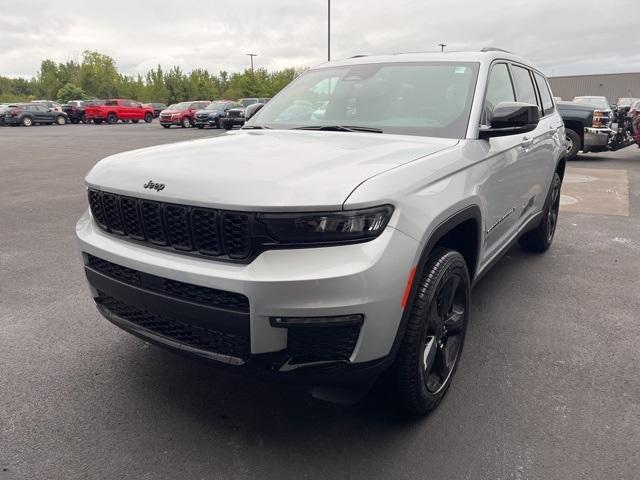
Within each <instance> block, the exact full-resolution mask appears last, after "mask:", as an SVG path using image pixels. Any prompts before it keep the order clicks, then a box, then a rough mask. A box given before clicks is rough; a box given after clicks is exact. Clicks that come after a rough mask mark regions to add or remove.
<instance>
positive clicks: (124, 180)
mask: <svg viewBox="0 0 640 480" xmlns="http://www.w3.org/2000/svg"><path fill="white" fill-rule="evenodd" d="M457 143H458V140H455V139H441V138H429V137H418V136H400V135H384V134H377V133H351V132H318V131H303V130H245V131H238V132H234V133H228V134H225V135H221V136H219V137H214V138H207V139H200V140H192V141H187V142H180V143H174V144H170V145H162V146H156V147H150V148H144V149H141V150H134V151H131V152H125V153H120V154H117V155H113V156H111V157H107V158H105V159H104V160H102V161H100V162H98V164H97V165H96V166H95V167H94V168H93V169H92V170H91V171H90V172H89V174H88V175H87V178H86V181H87V184H88V185H89V186H91V187H95V188H98V189H103V190H107V191H111V192H114V193H119V194H124V195H131V196H135V197H144V198H150V199H154V200H161V201H164V202H176V203H185V204H191V205H198V206H207V207H214V208H224V209H230V210H261V211H274V210H282V209H286V210H309V209H318V210H320V209H334V210H336V209H340V208H341V207H342V204H343V202H344V201H345V199H346V198H347V197H348V196H349V194H350V193H351V192H352V191H353V190H354V189H355V188H356V187H357V186H358V185H360V184H361V183H362V182H364V181H365V180H367V179H368V178H371V177H372V176H374V175H378V174H380V173H382V172H384V171H386V170H390V169H392V168H395V167H397V166H400V165H403V164H405V163H407V162H411V161H413V160H415V159H417V158H420V157H424V156H426V155H430V154H433V153H435V152H438V151H441V150H444V149H446V148H449V147H452V146H454V145H456V144H457ZM149 181H151V182H153V183H162V184H164V185H165V187H164V188H163V189H162V190H161V191H155V190H148V189H145V188H144V187H143V185H145V184H147V183H148V182H149Z"/></svg>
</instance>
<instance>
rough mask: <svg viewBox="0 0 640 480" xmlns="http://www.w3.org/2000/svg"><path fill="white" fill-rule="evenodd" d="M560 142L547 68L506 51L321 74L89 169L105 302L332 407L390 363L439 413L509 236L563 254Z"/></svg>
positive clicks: (95, 256)
mask: <svg viewBox="0 0 640 480" xmlns="http://www.w3.org/2000/svg"><path fill="white" fill-rule="evenodd" d="M318 102H326V104H324V103H323V104H322V108H308V109H307V117H306V118H305V117H304V115H303V114H302V112H297V113H296V115H295V116H292V115H290V111H291V110H290V107H291V106H293V105H301V104H305V103H308V104H309V105H317V104H318ZM288 112H289V113H288ZM564 142H565V134H564V127H563V123H562V119H561V118H560V116H559V114H558V112H557V111H556V108H555V104H554V101H553V98H552V94H551V90H550V89H549V86H548V84H547V81H546V79H545V78H544V76H543V75H542V73H541V72H540V70H539V69H538V68H536V67H535V66H534V65H532V64H531V63H529V62H528V61H526V60H524V59H523V58H520V57H518V56H515V55H512V54H510V53H507V52H504V51H499V50H495V49H487V50H484V51H482V52H465V53H449V52H447V53H438V54H426V53H425V54H415V53H412V54H400V55H388V56H377V57H359V58H353V59H349V60H345V61H337V62H330V63H326V64H323V65H319V66H317V67H315V68H312V69H310V70H308V71H307V72H305V73H304V74H302V75H301V76H300V77H298V78H297V79H296V80H295V81H294V82H292V83H291V84H290V85H289V86H288V87H286V88H285V89H284V90H283V91H282V92H280V93H279V94H278V95H277V96H276V97H275V98H274V99H273V100H271V101H270V102H269V103H267V104H266V105H265V106H264V107H263V108H262V109H261V110H260V111H259V112H258V113H256V114H255V115H254V116H253V117H252V118H251V119H250V121H248V123H247V124H246V125H245V126H244V127H243V129H242V130H240V131H237V132H233V133H229V134H226V135H223V136H220V137H216V138H205V139H200V140H195V141H191V142H187V143H178V144H173V145H163V146H157V147H152V148H145V149H142V150H136V151H132V152H126V153H120V154H116V155H113V156H111V157H108V158H106V159H104V160H102V161H100V162H99V163H98V164H97V165H96V166H95V167H94V168H93V169H92V170H91V172H90V173H89V174H88V176H87V178H86V183H87V187H88V197H89V205H90V209H89V210H87V212H86V213H85V214H84V215H83V216H82V218H81V219H80V221H79V222H78V224H77V229H76V230H77V236H78V239H79V246H80V251H81V252H82V258H83V262H84V266H85V271H86V275H87V278H88V281H89V285H90V290H91V295H92V296H93V298H94V300H95V302H96V304H97V306H98V309H99V311H100V312H101V313H102V314H103V315H104V316H105V317H106V318H107V319H108V320H110V321H111V322H113V323H114V324H116V325H118V326H120V327H121V328H123V329H125V330H127V331H129V332H131V333H133V334H135V335H137V336H139V337H141V338H144V339H146V340H148V341H150V342H153V343H156V344H158V345H162V346H164V347H166V348H169V349H174V350H178V351H181V352H183V353H188V354H192V355H194V356H197V357H201V358H206V359H210V360H211V361H212V363H213V364H217V365H221V366H224V367H227V368H229V369H231V370H232V371H235V372H238V373H240V372H242V373H248V374H254V375H259V376H262V377H265V378H272V379H275V380H281V381H286V382H298V383H305V384H307V385H310V386H312V387H313V392H314V394H315V395H316V396H318V397H320V398H333V399H335V398H336V396H339V395H341V394H345V395H346V393H348V392H351V393H352V392H353V390H354V389H356V387H357V389H360V390H362V391H365V390H366V388H367V387H368V386H369V385H370V384H371V383H372V381H373V379H375V378H376V376H378V375H379V374H380V373H381V372H383V371H385V370H389V371H390V372H389V373H390V375H389V377H390V378H391V379H393V380H394V389H395V390H394V391H395V395H396V396H397V398H398V401H399V403H400V404H401V405H403V406H404V407H405V408H406V409H407V410H408V411H410V412H412V413H415V414H424V413H426V412H428V411H429V410H431V409H432V408H434V407H435V406H436V405H437V404H438V402H439V401H440V400H441V399H442V397H443V395H444V394H445V392H446V390H447V388H448V386H449V385H450V384H451V380H452V377H453V374H454V372H455V370H456V367H457V365H458V362H459V359H460V354H461V351H462V345H463V341H464V335H465V330H466V326H467V323H468V319H469V313H470V312H469V309H470V293H471V286H472V285H473V284H474V283H475V282H476V281H477V280H478V278H480V277H481V276H482V275H483V274H484V273H486V272H487V271H488V270H489V268H490V267H491V266H492V265H493V264H494V263H495V261H496V260H497V259H498V258H499V257H500V256H501V255H502V254H503V253H505V252H506V251H507V249H508V248H509V247H510V245H512V243H513V242H514V241H516V240H519V241H520V244H521V245H522V246H523V247H524V248H526V249H529V250H533V251H544V250H546V249H547V248H549V246H550V245H551V242H552V240H553V236H554V232H555V228H556V223H557V218H558V206H559V198H560V185H561V181H562V177H563V175H564V168H565V160H564V156H565V154H566V149H565V144H564ZM523 275H526V272H524V271H523ZM514 301H517V299H516V300H514ZM343 398H346V397H343Z"/></svg>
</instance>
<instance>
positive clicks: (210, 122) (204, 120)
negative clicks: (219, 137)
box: [193, 117, 218, 127]
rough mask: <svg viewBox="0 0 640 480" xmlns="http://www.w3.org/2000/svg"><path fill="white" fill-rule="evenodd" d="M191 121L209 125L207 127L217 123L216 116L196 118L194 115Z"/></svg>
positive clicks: (196, 123)
mask: <svg viewBox="0 0 640 480" xmlns="http://www.w3.org/2000/svg"><path fill="white" fill-rule="evenodd" d="M193 123H194V124H195V125H205V126H209V127H215V126H217V125H218V119H217V118H210V117H207V118H198V117H195V118H194V120H193Z"/></svg>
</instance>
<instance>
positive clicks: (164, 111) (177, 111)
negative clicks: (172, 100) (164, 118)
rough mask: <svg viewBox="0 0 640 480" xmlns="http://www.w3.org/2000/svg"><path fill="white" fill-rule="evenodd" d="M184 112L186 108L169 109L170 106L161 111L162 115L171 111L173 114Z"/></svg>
mask: <svg viewBox="0 0 640 480" xmlns="http://www.w3.org/2000/svg"><path fill="white" fill-rule="evenodd" d="M183 112H186V110H169V109H168V108H166V109H164V110H162V111H161V112H160V115H162V114H163V113H164V114H167V113H169V114H172V115H173V114H176V113H183Z"/></svg>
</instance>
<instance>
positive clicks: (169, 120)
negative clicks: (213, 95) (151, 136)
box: [160, 100, 211, 128]
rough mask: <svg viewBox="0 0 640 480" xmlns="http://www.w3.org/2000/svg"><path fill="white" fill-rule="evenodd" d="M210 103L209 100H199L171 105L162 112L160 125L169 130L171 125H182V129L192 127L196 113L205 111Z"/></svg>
mask: <svg viewBox="0 0 640 480" xmlns="http://www.w3.org/2000/svg"><path fill="white" fill-rule="evenodd" d="M210 103H211V102H210V101H209V100H197V101H189V102H180V103H174V104H173V105H169V107H168V108H167V109H166V110H163V111H162V112H160V125H162V126H163V127H164V128H169V127H170V126H171V125H180V126H182V128H189V127H192V126H193V125H194V120H193V118H194V116H195V114H196V112H197V111H198V110H203V109H204V108H206V107H207V105H209V104H210Z"/></svg>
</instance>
